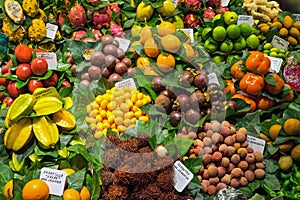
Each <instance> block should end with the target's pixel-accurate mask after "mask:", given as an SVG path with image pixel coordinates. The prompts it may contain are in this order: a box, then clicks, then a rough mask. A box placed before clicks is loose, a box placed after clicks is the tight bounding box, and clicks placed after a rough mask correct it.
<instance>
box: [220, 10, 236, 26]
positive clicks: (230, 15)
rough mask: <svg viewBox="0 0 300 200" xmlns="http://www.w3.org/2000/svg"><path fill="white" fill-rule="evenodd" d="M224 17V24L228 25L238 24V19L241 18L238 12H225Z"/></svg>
mask: <svg viewBox="0 0 300 200" xmlns="http://www.w3.org/2000/svg"><path fill="white" fill-rule="evenodd" d="M223 17H224V22H225V23H226V24H227V25H230V24H236V23H237V21H238V18H239V16H238V14H237V13H236V12H233V11H228V12H225V13H224V14H223Z"/></svg>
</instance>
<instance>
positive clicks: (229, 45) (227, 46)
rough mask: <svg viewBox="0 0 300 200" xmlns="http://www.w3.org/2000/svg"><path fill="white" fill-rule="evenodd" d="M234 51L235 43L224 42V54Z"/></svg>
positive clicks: (222, 49)
mask: <svg viewBox="0 0 300 200" xmlns="http://www.w3.org/2000/svg"><path fill="white" fill-rule="evenodd" d="M232 49H233V43H232V42H231V41H229V40H225V41H224V42H222V44H221V46H220V50H221V51H223V52H224V53H229V52H231V51H232Z"/></svg>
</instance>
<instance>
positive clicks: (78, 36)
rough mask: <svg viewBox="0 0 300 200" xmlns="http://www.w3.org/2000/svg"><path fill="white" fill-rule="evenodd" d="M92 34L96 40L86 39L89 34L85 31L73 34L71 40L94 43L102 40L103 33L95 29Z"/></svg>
mask: <svg viewBox="0 0 300 200" xmlns="http://www.w3.org/2000/svg"><path fill="white" fill-rule="evenodd" d="M92 33H93V34H94V36H95V39H94V38H86V34H87V32H86V31H85V30H78V31H75V32H74V33H73V35H72V38H71V39H73V40H85V41H92V42H95V41H98V40H100V39H101V36H102V33H101V32H100V31H99V30H98V29H93V30H92Z"/></svg>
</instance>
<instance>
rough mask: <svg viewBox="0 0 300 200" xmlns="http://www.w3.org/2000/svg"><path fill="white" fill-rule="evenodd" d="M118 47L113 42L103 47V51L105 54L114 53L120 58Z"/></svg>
mask: <svg viewBox="0 0 300 200" xmlns="http://www.w3.org/2000/svg"><path fill="white" fill-rule="evenodd" d="M117 49H118V48H117V47H115V46H114V45H112V44H108V45H106V46H105V47H104V48H103V53H104V54H105V55H113V56H114V57H115V58H118V50H117Z"/></svg>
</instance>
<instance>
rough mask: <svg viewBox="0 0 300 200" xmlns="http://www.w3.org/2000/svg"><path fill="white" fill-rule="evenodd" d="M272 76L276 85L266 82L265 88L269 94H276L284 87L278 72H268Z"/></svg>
mask: <svg viewBox="0 0 300 200" xmlns="http://www.w3.org/2000/svg"><path fill="white" fill-rule="evenodd" d="M270 75H271V76H273V77H274V79H275V81H276V85H271V84H269V83H267V84H266V86H265V89H266V90H267V92H268V93H269V94H270V95H278V94H279V93H280V92H282V90H283V88H284V80H283V79H282V78H281V77H280V76H279V75H278V74H275V73H273V74H270Z"/></svg>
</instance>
